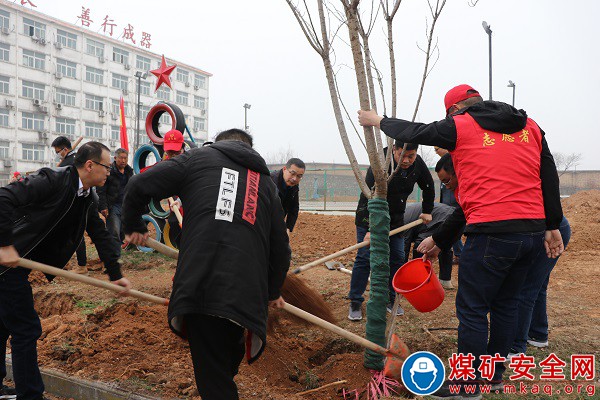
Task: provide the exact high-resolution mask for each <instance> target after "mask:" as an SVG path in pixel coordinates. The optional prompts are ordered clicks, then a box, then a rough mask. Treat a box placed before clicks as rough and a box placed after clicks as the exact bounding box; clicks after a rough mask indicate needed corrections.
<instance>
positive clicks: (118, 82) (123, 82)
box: [112, 72, 129, 90]
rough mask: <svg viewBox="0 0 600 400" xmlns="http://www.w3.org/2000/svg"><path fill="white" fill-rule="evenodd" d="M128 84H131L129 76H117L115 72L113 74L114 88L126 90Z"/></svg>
mask: <svg viewBox="0 0 600 400" xmlns="http://www.w3.org/2000/svg"><path fill="white" fill-rule="evenodd" d="M128 83H129V79H128V78H127V76H125V75H119V74H115V73H114V72H113V74H112V87H114V88H117V89H121V90H126V89H127V84H128Z"/></svg>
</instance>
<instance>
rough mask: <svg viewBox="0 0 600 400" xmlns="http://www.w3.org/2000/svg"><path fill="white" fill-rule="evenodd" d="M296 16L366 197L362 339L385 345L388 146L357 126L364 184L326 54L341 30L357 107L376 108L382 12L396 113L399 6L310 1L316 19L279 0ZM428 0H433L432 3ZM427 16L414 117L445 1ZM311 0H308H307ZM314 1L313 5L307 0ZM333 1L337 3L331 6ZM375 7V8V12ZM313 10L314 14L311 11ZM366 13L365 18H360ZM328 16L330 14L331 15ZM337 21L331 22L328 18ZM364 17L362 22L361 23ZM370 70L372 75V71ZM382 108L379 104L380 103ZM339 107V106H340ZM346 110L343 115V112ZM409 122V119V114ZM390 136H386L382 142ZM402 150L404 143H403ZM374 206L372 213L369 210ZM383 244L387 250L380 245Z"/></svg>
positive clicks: (300, 3) (374, 363) (298, 2)
mask: <svg viewBox="0 0 600 400" xmlns="http://www.w3.org/2000/svg"><path fill="white" fill-rule="evenodd" d="M285 1H286V2H287V4H288V5H289V7H290V9H291V10H292V13H293V14H294V17H295V18H296V20H297V22H298V24H299V25H300V28H301V29H302V32H303V33H304V36H305V37H306V39H307V40H308V42H309V44H310V46H311V47H312V48H313V49H314V50H315V51H316V52H317V53H318V54H319V56H320V57H321V59H322V61H323V67H324V68H325V75H326V78H327V84H328V87H329V95H330V99H331V102H332V106H333V112H334V115H335V119H336V122H337V125H338V130H339V133H340V137H341V139H342V143H343V145H344V150H345V151H346V155H347V156H348V159H349V161H350V165H351V166H352V170H353V172H354V175H355V177H356V179H357V181H358V184H359V186H360V189H361V192H362V193H363V194H364V195H365V196H366V197H367V198H368V199H369V219H370V222H371V224H370V234H371V290H370V295H369V298H370V299H369V305H368V306H367V327H366V334H367V339H369V340H371V341H373V342H375V343H378V344H380V345H385V328H386V321H385V302H386V301H387V285H388V277H389V242H388V240H389V239H388V236H389V223H390V220H389V212H388V211H387V210H388V205H387V201H386V200H387V189H388V182H389V179H388V178H389V173H388V165H390V164H389V163H391V153H392V152H391V149H390V151H389V152H388V155H389V158H385V157H384V153H383V142H382V140H381V135H380V132H379V131H378V130H377V131H375V130H374V129H373V127H366V126H365V127H362V136H363V138H364V142H363V145H364V147H366V151H367V155H368V157H369V163H370V165H371V170H372V172H373V176H374V181H375V184H374V187H373V189H371V188H369V187H368V186H367V185H366V183H365V181H364V177H363V176H362V173H361V171H360V170H359V166H358V162H357V160H356V157H355V155H354V151H353V149H352V146H351V145H350V142H349V140H348V133H347V130H346V126H345V123H344V119H343V117H342V106H343V103H342V100H341V99H342V97H341V94H340V91H339V88H338V86H337V82H336V74H335V73H334V70H333V63H332V55H335V51H334V46H333V43H334V41H335V40H336V39H339V41H341V42H344V41H343V40H342V39H341V38H340V37H339V36H338V34H339V33H340V31H345V32H346V33H347V34H348V42H344V44H345V45H346V46H347V47H349V48H350V52H351V55H352V60H353V66H352V68H351V69H352V70H353V71H354V75H355V78H356V87H357V89H358V100H359V103H360V108H361V109H362V110H370V109H376V107H377V93H376V91H375V79H377V80H378V85H379V87H380V89H381V99H382V100H384V99H385V98H384V96H383V93H384V90H383V86H384V85H383V79H382V74H381V72H380V71H379V70H377V68H376V67H375V61H374V57H373V54H372V53H371V46H370V36H371V33H372V32H373V29H374V26H375V23H376V20H377V16H378V15H380V14H382V15H383V16H384V18H385V21H386V24H387V34H388V38H387V40H388V51H389V58H390V66H391V71H392V73H391V76H390V78H391V84H392V116H395V115H396V105H397V102H396V100H397V99H396V97H397V93H396V69H395V63H396V61H395V56H394V48H393V37H392V21H393V18H394V16H395V15H396V13H397V11H398V8H399V6H400V2H401V0H393V5H392V6H391V7H390V5H389V0H371V1H370V5H369V2H368V1H365V3H367V6H366V9H365V10H362V11H361V10H359V6H360V4H361V0H337V2H333V1H331V0H316V8H317V11H316V13H317V15H318V20H317V21H314V18H313V15H311V10H310V9H309V6H308V4H307V0H285ZM431 1H436V5H435V7H433V6H432V4H431ZM427 2H428V5H429V9H430V12H431V15H432V18H433V19H432V22H431V26H429V25H428V26H427V35H426V37H427V43H428V44H427V50H423V51H424V53H425V54H426V58H425V67H424V72H423V76H422V79H421V90H420V92H419V96H418V100H417V104H416V106H415V115H416V112H417V110H418V107H419V104H420V101H421V98H422V92H423V87H424V85H425V80H426V79H427V76H428V75H429V73H430V72H431V68H432V67H431V66H430V57H431V54H432V52H433V50H434V49H436V45H432V38H433V32H434V29H435V25H436V21H437V19H438V18H439V15H440V13H441V11H442V9H443V7H444V5H445V3H446V0H427ZM311 3H312V2H311ZM312 4H314V3H312ZM336 4H337V6H336ZM380 10H381V12H380ZM312 11H313V14H314V10H312ZM367 15H368V18H365V16H367ZM332 17H333V18H332ZM332 21H334V22H335V23H337V25H336V26H334V25H333V22H332ZM363 21H365V22H366V23H363ZM374 72H375V73H374ZM383 108H384V109H385V102H383ZM344 109H345V107H344ZM345 111H346V114H347V115H348V114H349V113H348V112H347V110H345ZM413 120H414V117H413ZM390 145H391V140H388V146H390ZM405 148H406V147H405ZM372 210H376V211H372ZM386 247H387V248H386ZM373 354H374V353H372V354H369V351H367V352H366V353H365V366H366V367H368V368H371V369H380V368H382V367H383V362H382V358H381V356H380V355H377V357H379V359H375V357H374V356H373Z"/></svg>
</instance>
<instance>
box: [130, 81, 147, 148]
mask: <svg viewBox="0 0 600 400" xmlns="http://www.w3.org/2000/svg"><path fill="white" fill-rule="evenodd" d="M135 77H136V78H137V107H136V108H137V112H136V118H135V139H134V140H133V143H134V151H135V150H136V149H137V148H138V142H139V137H140V106H141V99H140V96H141V92H140V87H141V85H142V79H146V77H148V73H147V72H142V71H137V72H136V73H135Z"/></svg>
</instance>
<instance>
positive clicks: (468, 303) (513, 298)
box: [456, 232, 544, 379]
mask: <svg viewBox="0 0 600 400" xmlns="http://www.w3.org/2000/svg"><path fill="white" fill-rule="evenodd" d="M543 243H544V232H535V233H500V234H471V235H468V237H467V242H466V243H465V246H464V248H463V251H462V255H461V257H460V267H459V270H458V290H457V293H456V316H457V318H458V320H459V325H458V352H459V353H464V354H469V353H470V354H473V355H474V356H475V363H474V367H475V370H477V368H478V366H479V364H480V362H479V356H480V355H482V354H489V355H494V354H496V353H499V354H500V355H501V356H504V357H506V356H507V355H508V353H509V351H510V348H511V345H512V343H513V340H514V338H515V334H516V329H517V313H518V311H517V310H518V304H519V295H520V292H521V289H522V287H523V284H524V282H525V277H526V276H527V273H528V272H529V270H530V268H531V267H532V265H533V261H534V260H535V259H536V258H537V257H538V256H539V254H540V252H542V251H544V250H543V249H544V244H543ZM488 313H489V315H490V319H489V329H488V317H487V315H488ZM488 334H489V340H488ZM504 369H505V368H504V365H503V364H502V363H496V374H495V376H494V379H496V378H498V379H501V377H502V374H503V372H504Z"/></svg>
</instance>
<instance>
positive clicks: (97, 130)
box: [85, 122, 102, 139]
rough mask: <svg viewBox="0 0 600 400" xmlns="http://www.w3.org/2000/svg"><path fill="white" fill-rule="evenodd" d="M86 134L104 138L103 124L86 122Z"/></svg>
mask: <svg viewBox="0 0 600 400" xmlns="http://www.w3.org/2000/svg"><path fill="white" fill-rule="evenodd" d="M85 136H87V137H91V138H98V139H102V124H98V123H96V122H86V123H85Z"/></svg>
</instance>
